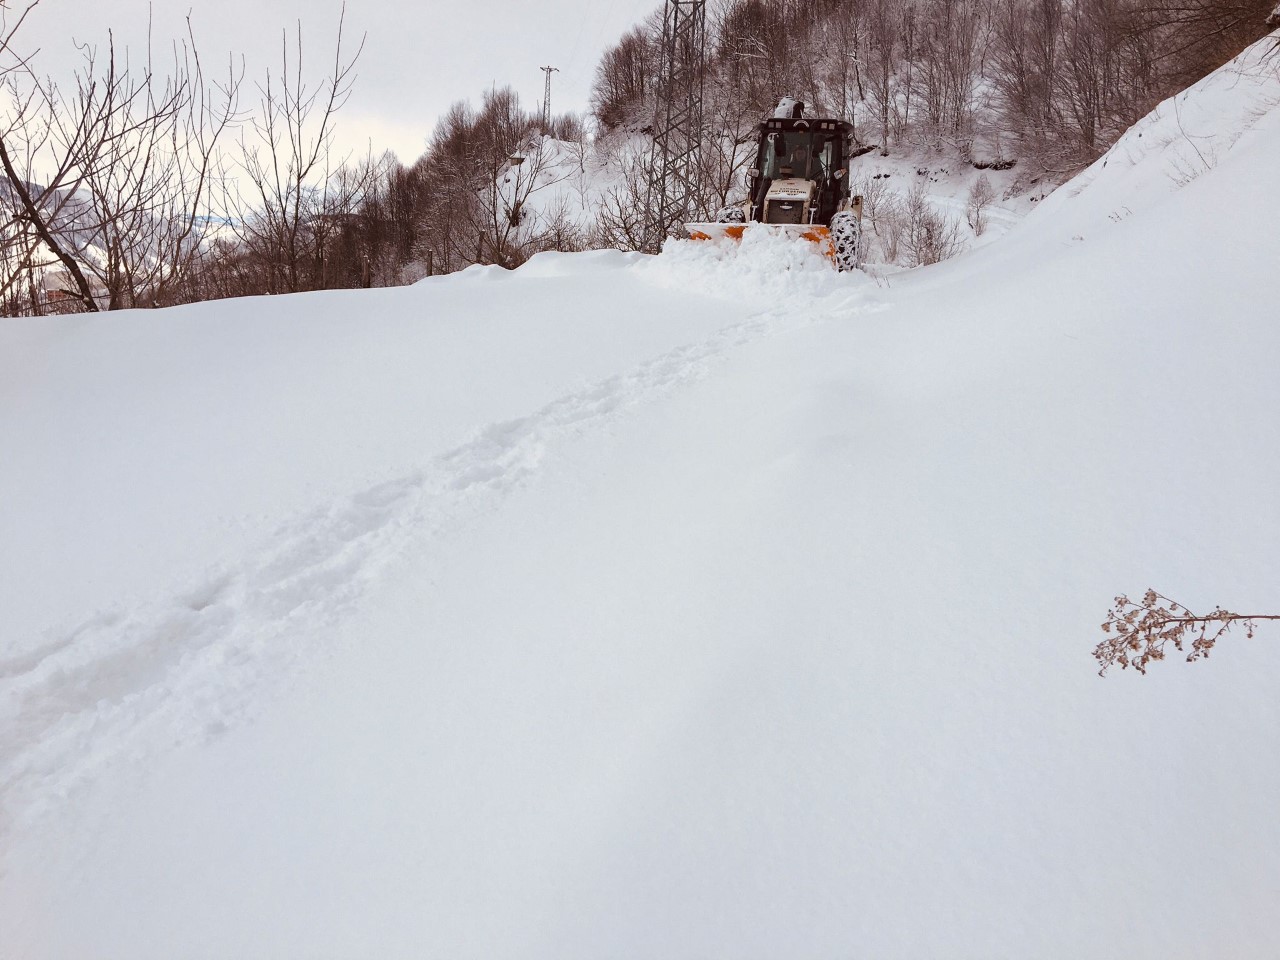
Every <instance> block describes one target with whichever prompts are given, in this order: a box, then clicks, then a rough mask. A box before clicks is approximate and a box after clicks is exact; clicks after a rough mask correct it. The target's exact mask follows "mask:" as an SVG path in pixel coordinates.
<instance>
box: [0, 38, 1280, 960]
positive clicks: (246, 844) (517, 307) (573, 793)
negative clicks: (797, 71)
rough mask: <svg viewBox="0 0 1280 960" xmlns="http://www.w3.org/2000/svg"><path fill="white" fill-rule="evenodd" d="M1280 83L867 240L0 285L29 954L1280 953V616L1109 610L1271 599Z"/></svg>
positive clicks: (9, 836) (11, 797)
mask: <svg viewBox="0 0 1280 960" xmlns="http://www.w3.org/2000/svg"><path fill="white" fill-rule="evenodd" d="M1278 101H1280V78H1278V77H1277V63H1276V61H1275V60H1274V59H1272V60H1269V61H1263V60H1261V59H1260V58H1259V51H1257V50H1255V51H1253V52H1251V53H1249V54H1246V55H1245V57H1243V58H1242V59H1241V60H1240V61H1238V62H1237V63H1235V64H1232V65H1229V66H1228V67H1226V68H1224V69H1223V70H1222V71H1220V72H1219V73H1218V74H1216V75H1215V76H1214V77H1211V78H1209V79H1208V80H1206V81H1205V82H1203V83H1202V84H1200V85H1198V86H1197V87H1195V88H1193V89H1192V90H1191V91H1189V92H1188V93H1187V94H1186V95H1185V96H1183V97H1179V98H1178V99H1177V101H1176V103H1174V104H1166V105H1164V106H1162V107H1161V109H1160V111H1159V112H1158V115H1157V116H1154V117H1152V118H1150V119H1148V120H1147V121H1144V123H1143V124H1141V125H1139V127H1137V128H1135V130H1134V131H1133V132H1132V133H1131V134H1130V135H1129V136H1128V137H1126V138H1125V139H1124V140H1122V141H1121V143H1120V144H1118V145H1117V146H1116V148H1114V149H1113V150H1112V152H1111V153H1110V154H1109V155H1108V158H1106V159H1105V161H1100V162H1099V164H1098V165H1096V166H1095V167H1094V168H1092V169H1091V170H1090V171H1088V172H1087V173H1086V174H1085V175H1084V176H1083V177H1082V178H1080V179H1078V180H1077V181H1075V182H1073V183H1071V184H1069V185H1068V186H1067V187H1066V188H1064V190H1062V191H1060V192H1059V193H1058V194H1055V195H1054V196H1052V197H1050V198H1049V199H1048V200H1047V201H1045V203H1044V204H1038V205H1037V210H1036V212H1035V214H1034V215H1033V216H1031V217H1029V218H1027V219H1026V220H1025V221H1024V222H1023V223H1021V224H1019V225H1017V226H1015V227H1012V228H1011V229H1010V230H1009V231H1008V233H1007V234H1005V235H1004V236H1003V237H1001V238H999V239H998V240H997V241H996V242H992V243H990V244H989V245H987V246H986V247H984V248H982V249H979V250H975V251H973V252H971V253H968V254H966V255H964V256H961V257H959V258H956V259H954V260H951V261H948V262H947V263H944V264H941V265H938V266H936V267H931V268H925V269H922V270H919V271H914V272H911V273H906V274H901V275H896V276H893V277H891V278H888V279H881V280H880V281H875V280H872V279H869V278H867V277H865V276H860V275H855V276H841V275H837V274H835V273H833V272H830V271H828V270H827V269H826V267H825V266H824V265H823V264H821V263H820V262H818V261H816V260H815V259H809V258H806V256H804V255H801V254H800V253H798V252H797V250H796V248H794V247H790V246H787V245H785V244H783V245H781V246H780V245H779V243H778V242H777V241H776V240H774V239H772V238H768V237H764V238H761V237H757V238H756V239H755V240H753V241H752V243H751V244H749V245H744V247H743V248H742V249H741V250H739V251H737V252H736V254H737V255H733V253H731V252H730V251H727V250H724V249H721V248H718V247H716V246H715V245H714V244H703V245H696V244H689V243H675V244H672V245H671V246H670V247H669V249H668V250H667V251H666V252H664V254H663V255H662V256H661V257H657V258H653V257H641V256H637V255H625V254H619V253H610V252H601V253H592V254H580V255H541V256H538V257H535V258H534V259H533V260H532V261H531V262H530V263H528V264H527V265H526V266H524V267H522V268H521V269H520V270H518V271H516V272H514V273H506V272H503V271H501V270H498V269H496V268H473V269H471V270H468V271H466V272H464V273H462V274H459V275H455V276H452V277H445V278H436V279H431V280H428V281H424V282H422V283H420V284H418V285H416V286H414V287H411V288H407V289H400V290H380V291H359V292H350V293H328V294H310V295H303V296H296V297H282V298H274V299H260V300H252V301H239V302H235V301H230V302H221V303H210V304H202V305H197V306H194V307H188V308H182V309H177V310H170V311H151V312H146V313H141V312H140V313H131V314H125V315H118V316H110V317H96V318H85V317H74V318H61V319H43V320H20V321H6V322H4V324H3V325H0V449H3V450H4V451H5V458H4V461H3V468H2V469H0V497H2V498H3V502H4V504H5V509H4V511H3V512H2V513H0V624H3V626H2V627H0V790H2V791H3V793H2V797H3V819H2V820H0V854H2V857H3V859H2V861H0V863H2V866H0V956H3V957H5V958H6V960H8V958H11V957H12V958H15V960H50V958H67V960H72V958H74V960H96V958H104V960H105V958H115V957H129V958H131V960H132V958H137V960H145V958H166V960H168V958H174V957H183V958H188V957H190V958H202V957H208V958H228V957H236V958H245V960H249V958H280V957H334V958H347V957H351V958H354V957H379V958H421V957H439V958H459V957H475V958H486V960H489V958H513V960H514V958H539V957H546V958H557V960H560V958H575V957H582V958H588V957H592V958H593V957H628V958H630V957H634V958H649V957H668V958H684V957H687V958H694V957H730V956H733V957H739V956H747V957H777V956H798V957H830V956H836V955H842V956H868V957H884V958H895V957H902V958H908V957H940V958H951V957H956V958H959V957H1037V958H1040V957H1045V958H1048V957H1062V958H1081V957H1088V958H1100V957H1125V958H1146V957H1149V958H1161V960H1164V958H1171V957H1206V958H1208V957H1240V958H1250V957H1257V958H1263V957H1270V956H1272V955H1273V954H1274V945H1275V944H1276V943H1277V942H1280V914H1277V913H1276V911H1275V910H1274V904H1275V902H1276V901H1277V899H1278V898H1280V818H1277V816H1276V813H1275V797H1276V796H1277V794H1278V793H1280V759H1278V758H1280V708H1278V707H1277V704H1280V697H1277V695H1276V694H1277V690H1280V632H1277V631H1269V630H1268V629H1267V628H1266V627H1265V626H1264V627H1263V628H1262V629H1260V630H1259V632H1258V635H1257V636H1256V637H1255V638H1253V639H1246V638H1244V637H1243V636H1242V635H1241V636H1232V637H1230V638H1229V639H1228V640H1225V641H1223V642H1222V643H1221V644H1220V647H1219V649H1218V650H1216V651H1215V653H1214V655H1213V657H1212V659H1210V660H1209V661H1207V662H1205V663H1200V664H1197V665H1195V666H1186V665H1183V664H1180V663H1177V662H1170V663H1165V664H1160V665H1158V667H1157V668H1156V669H1153V670H1152V672H1151V674H1150V675H1149V676H1147V677H1145V678H1142V677H1137V676H1134V675H1132V674H1131V673H1125V674H1120V673H1116V674H1112V675H1109V676H1108V677H1107V678H1106V679H1099V677H1098V676H1097V675H1096V672H1095V670H1096V665H1095V664H1094V662H1093V660H1092V659H1091V657H1090V651H1091V649H1092V647H1093V645H1094V644H1095V643H1096V642H1097V641H1098V640H1099V639H1101V634H1100V632H1099V630H1098V624H1099V622H1100V621H1101V619H1102V618H1103V616H1104V614H1105V612H1106V609H1107V607H1108V606H1109V605H1110V603H1111V600H1112V598H1113V597H1114V596H1115V594H1116V593H1118V592H1121V591H1129V592H1138V591H1141V590H1143V589H1145V588H1146V587H1148V586H1155V587H1157V588H1159V589H1160V590H1162V591H1164V592H1165V593H1167V594H1169V595H1170V596H1173V597H1175V598H1176V599H1178V600H1180V601H1182V602H1185V603H1187V604H1189V605H1190V606H1192V607H1206V608H1207V607H1212V606H1213V605H1214V604H1218V603H1222V604H1224V605H1227V606H1229V607H1233V608H1237V609H1242V610H1247V611H1248V612H1280V589H1278V588H1277V584H1278V583H1280V558H1278V557H1277V556H1276V552H1275V543H1276V540H1277V533H1278V532H1280V498H1278V497H1277V496H1276V495H1275V487H1276V484H1277V472H1278V471H1280V446H1278V445H1277V438H1276V428H1275V418H1276V412H1277V410H1280V381H1278V380H1277V378H1276V376H1275V371H1276V369H1277V367H1280V328H1278V327H1277V324H1276V319H1277V316H1278V315H1280V308H1278V307H1277V301H1276V294H1275V282H1274V278H1275V264H1276V262H1277V258H1278V256H1280V235H1278V234H1277V232H1276V227H1275V225H1276V223H1277V222H1280V184H1278V183H1277V180H1276V178H1275V175H1274V170H1275V157H1276V156H1277V155H1280V108H1277V106H1276V104H1277V102H1278ZM1171 114H1172V116H1173V120H1172V121H1171V120H1170V119H1169V118H1170V116H1171ZM1171 123H1172V124H1173V126H1170V124H1171ZM1175 131H1177V132H1178V135H1182V134H1183V133H1185V135H1186V136H1187V137H1188V138H1190V139H1191V140H1193V142H1194V143H1195V147H1196V152H1197V153H1198V154H1199V155H1200V156H1203V157H1205V158H1206V159H1207V158H1209V157H1212V161H1211V162H1206V163H1205V164H1204V165H1203V166H1204V169H1202V170H1197V171H1196V175H1195V176H1179V175H1177V173H1176V171H1177V170H1178V169H1181V165H1182V164H1183V163H1185V162H1186V153H1185V152H1179V153H1178V154H1177V155H1178V156H1179V157H1181V158H1182V159H1180V160H1179V161H1177V162H1176V163H1175V162H1173V161H1172V160H1171V159H1170V158H1171V156H1173V155H1174V154H1173V153H1172V151H1175V150H1177V151H1181V150H1182V148H1181V147H1179V146H1178V143H1179V141H1178V140H1177V139H1176V136H1175ZM1197 138H1201V139H1197ZM1171 170H1172V171H1174V173H1173V175H1170V171H1171Z"/></svg>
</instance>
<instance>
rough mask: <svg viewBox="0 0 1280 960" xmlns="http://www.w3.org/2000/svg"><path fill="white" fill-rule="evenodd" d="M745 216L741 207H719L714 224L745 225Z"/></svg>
mask: <svg viewBox="0 0 1280 960" xmlns="http://www.w3.org/2000/svg"><path fill="white" fill-rule="evenodd" d="M746 222H747V215H746V214H745V213H743V212H742V208H741V207H721V208H720V211H719V212H718V213H717V214H716V223H746Z"/></svg>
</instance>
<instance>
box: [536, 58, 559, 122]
mask: <svg viewBox="0 0 1280 960" xmlns="http://www.w3.org/2000/svg"><path fill="white" fill-rule="evenodd" d="M538 69H539V70H541V71H542V72H543V73H545V74H546V75H547V83H546V87H545V88H544V89H543V92H542V132H543V133H547V132H548V131H550V129H551V75H552V74H553V73H559V72H560V68H559V67H539V68H538Z"/></svg>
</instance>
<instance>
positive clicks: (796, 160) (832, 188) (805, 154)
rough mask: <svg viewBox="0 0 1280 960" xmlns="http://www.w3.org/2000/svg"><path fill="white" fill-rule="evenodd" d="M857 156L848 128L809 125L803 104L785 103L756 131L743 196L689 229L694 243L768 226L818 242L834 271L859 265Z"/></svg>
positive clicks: (827, 122) (835, 123)
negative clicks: (852, 179) (853, 170)
mask: <svg viewBox="0 0 1280 960" xmlns="http://www.w3.org/2000/svg"><path fill="white" fill-rule="evenodd" d="M868 149H871V148H864V149H862V150H855V147H854V138H853V125H852V124H850V123H847V122H846V121H844V120H832V119H808V118H806V117H805V116H804V104H803V103H800V102H798V101H795V100H793V99H791V98H790V97H784V98H783V100H782V101H781V102H780V103H779V104H778V107H777V109H776V110H775V111H774V114H773V116H772V117H770V118H769V119H767V120H765V121H764V122H763V123H761V124H760V125H759V126H757V127H756V160H755V164H754V165H753V166H752V167H751V168H750V169H749V170H748V171H747V187H748V197H747V199H746V200H744V201H743V202H742V203H740V204H734V205H732V206H728V207H725V208H723V209H722V210H721V211H720V213H719V215H718V216H717V217H716V221H715V222H714V223H688V224H686V225H685V229H686V230H687V231H688V233H689V237H690V238H691V239H693V240H715V239H721V238H726V237H727V238H729V239H733V240H741V239H742V235H743V233H745V232H746V231H747V230H751V229H755V225H756V224H765V225H767V226H768V228H769V229H770V230H774V231H778V232H783V233H787V234H790V235H792V236H794V237H796V238H797V239H798V240H803V241H808V242H810V243H814V244H817V245H818V247H819V249H820V250H821V252H822V253H823V254H824V255H825V256H827V257H828V258H829V259H830V260H831V261H832V263H834V264H835V266H836V269H838V270H842V271H843V270H853V269H855V268H856V267H857V266H858V248H859V245H860V243H861V240H862V197H859V196H852V195H851V191H850V188H849V161H850V160H851V159H853V157H855V156H859V155H861V154H862V153H865V152H867V150H868Z"/></svg>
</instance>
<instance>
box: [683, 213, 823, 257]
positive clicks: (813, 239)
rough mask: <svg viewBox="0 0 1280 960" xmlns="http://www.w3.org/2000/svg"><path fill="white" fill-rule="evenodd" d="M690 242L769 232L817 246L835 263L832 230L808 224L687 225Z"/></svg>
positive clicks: (734, 237) (736, 237) (737, 238)
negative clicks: (762, 231) (750, 231)
mask: <svg viewBox="0 0 1280 960" xmlns="http://www.w3.org/2000/svg"><path fill="white" fill-rule="evenodd" d="M684 228H685V230H687V231H688V232H689V239H690V240H723V239H729V240H741V239H742V235H743V233H745V232H746V231H747V230H768V231H770V232H772V233H776V234H783V235H785V236H789V237H794V238H795V239H796V240H807V241H808V242H809V243H814V244H817V246H818V250H819V252H820V253H821V254H822V255H823V256H824V257H826V258H827V259H828V260H830V261H831V262H832V263H835V259H836V250H835V246H834V244H832V242H831V230H830V229H829V228H828V227H819V226H814V225H812V224H807V223H756V222H754V221H753V222H751V223H686V224H685V225H684Z"/></svg>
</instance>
